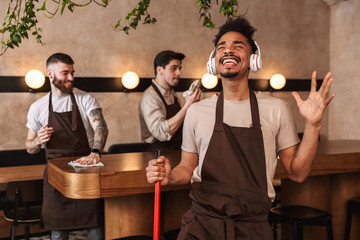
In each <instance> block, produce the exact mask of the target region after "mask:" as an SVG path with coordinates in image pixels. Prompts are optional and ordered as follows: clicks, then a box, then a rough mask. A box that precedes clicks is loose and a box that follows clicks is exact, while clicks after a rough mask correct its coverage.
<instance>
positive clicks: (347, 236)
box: [344, 203, 352, 240]
mask: <svg viewBox="0 0 360 240" xmlns="http://www.w3.org/2000/svg"><path fill="white" fill-rule="evenodd" d="M351 218H352V207H351V204H350V203H348V207H347V214H346V225H345V237H344V240H349V239H350V228H351Z"/></svg>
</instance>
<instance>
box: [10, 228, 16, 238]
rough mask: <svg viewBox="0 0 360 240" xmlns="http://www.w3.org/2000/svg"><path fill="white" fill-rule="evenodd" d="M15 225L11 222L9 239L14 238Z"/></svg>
mask: <svg viewBox="0 0 360 240" xmlns="http://www.w3.org/2000/svg"><path fill="white" fill-rule="evenodd" d="M15 230H16V225H14V224H12V225H11V232H10V239H11V240H15V233H16V231H15Z"/></svg>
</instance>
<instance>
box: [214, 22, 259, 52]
mask: <svg viewBox="0 0 360 240" xmlns="http://www.w3.org/2000/svg"><path fill="white" fill-rule="evenodd" d="M255 31H256V28H254V27H253V26H252V25H251V24H250V22H249V21H248V20H247V19H246V18H245V17H244V16H238V17H236V18H229V19H228V20H227V21H226V23H224V25H222V26H221V27H220V29H219V32H218V34H217V35H216V36H215V39H214V44H215V48H216V46H217V44H218V42H219V40H220V38H221V37H222V36H223V35H224V34H225V33H228V32H238V33H241V34H242V35H244V36H245V37H246V38H247V40H248V42H249V44H250V46H251V49H252V53H255V52H256V50H257V47H256V45H255V43H254V39H253V34H254V32H255Z"/></svg>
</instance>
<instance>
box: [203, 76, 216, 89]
mask: <svg viewBox="0 0 360 240" xmlns="http://www.w3.org/2000/svg"><path fill="white" fill-rule="evenodd" d="M201 84H202V85H203V86H204V88H206V89H213V88H214V87H216V85H217V84H218V78H217V76H215V75H212V74H210V73H205V74H204V75H203V76H202V78H201Z"/></svg>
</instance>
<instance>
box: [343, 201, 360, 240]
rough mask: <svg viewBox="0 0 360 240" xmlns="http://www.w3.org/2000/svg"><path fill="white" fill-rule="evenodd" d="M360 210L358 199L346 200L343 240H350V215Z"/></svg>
mask: <svg viewBox="0 0 360 240" xmlns="http://www.w3.org/2000/svg"><path fill="white" fill-rule="evenodd" d="M359 210H360V197H358V198H352V199H349V200H348V204H347V214H346V225H345V237H344V240H349V239H350V228H351V219H352V213H353V212H354V211H359Z"/></svg>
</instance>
